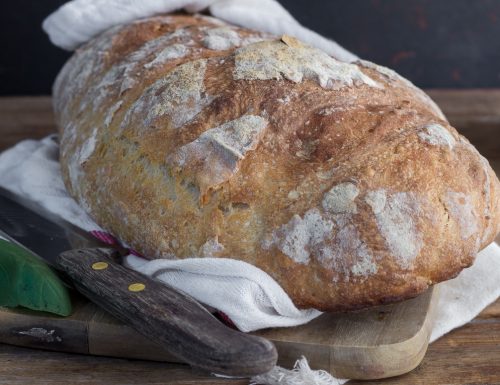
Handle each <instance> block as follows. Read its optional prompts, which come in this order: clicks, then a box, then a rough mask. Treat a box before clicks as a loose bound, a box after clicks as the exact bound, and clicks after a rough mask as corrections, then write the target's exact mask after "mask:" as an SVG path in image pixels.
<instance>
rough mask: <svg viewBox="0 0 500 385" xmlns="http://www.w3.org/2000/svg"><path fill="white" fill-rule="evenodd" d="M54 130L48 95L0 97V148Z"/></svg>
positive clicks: (42, 135)
mask: <svg viewBox="0 0 500 385" xmlns="http://www.w3.org/2000/svg"><path fill="white" fill-rule="evenodd" d="M55 131H56V127H55V122H54V114H53V112H52V104H51V98H50V97H49V96H39V97H2V98H0V150H2V149H4V148H7V147H9V146H12V145H13V144H15V143H17V142H19V141H20V140H23V139H27V138H31V139H38V138H42V137H44V136H45V135H47V134H49V133H51V132H55Z"/></svg>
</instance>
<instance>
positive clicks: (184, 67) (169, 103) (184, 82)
mask: <svg viewBox="0 0 500 385" xmlns="http://www.w3.org/2000/svg"><path fill="white" fill-rule="evenodd" d="M206 65H207V61H206V60H205V59H199V60H195V61H191V62H188V63H185V64H181V65H179V66H178V67H176V68H175V69H174V70H172V71H171V72H169V73H168V74H167V75H166V76H164V77H162V78H160V79H159V80H157V81H156V82H155V83H153V84H152V85H151V86H149V87H148V88H147V89H146V90H145V91H144V93H143V94H142V96H141V97H140V98H139V99H138V100H137V101H136V102H135V103H134V105H133V106H132V107H131V108H130V110H129V111H128V112H127V115H126V116H125V118H124V120H123V123H122V125H121V130H122V131H123V130H124V129H126V128H127V127H128V126H133V123H134V121H135V119H138V117H141V116H145V119H144V120H143V121H141V122H139V124H138V126H139V127H141V126H145V127H148V126H150V125H151V124H152V123H153V122H154V121H155V120H156V119H158V118H161V117H165V116H168V117H169V119H170V123H171V126H172V127H173V128H179V127H181V126H182V125H184V124H185V123H187V122H189V121H190V120H191V119H193V118H194V117H195V116H196V115H197V114H198V113H199V112H200V111H201V110H202V109H203V107H205V106H206V105H208V104H209V103H210V101H211V100H212V98H210V97H209V96H207V95H205V94H204V91H205V87H204V79H205V69H206Z"/></svg>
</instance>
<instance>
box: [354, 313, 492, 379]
mask: <svg viewBox="0 0 500 385" xmlns="http://www.w3.org/2000/svg"><path fill="white" fill-rule="evenodd" d="M499 358H500V322H494V323H478V324H476V323H474V324H468V325H466V326H464V327H462V328H459V329H457V330H454V331H452V332H451V333H449V334H448V335H447V336H445V337H443V338H441V339H439V340H438V341H436V342H434V343H433V344H432V345H430V347H429V350H428V351H427V355H426V357H425V358H424V360H423V362H422V364H420V366H419V367H418V368H417V369H415V370H414V371H413V372H411V373H408V374H406V375H404V376H401V377H395V378H390V379H386V380H383V381H368V382H366V381H365V382H360V381H351V382H349V384H350V385H351V384H352V385H375V384H390V385H408V384H412V385H429V384H436V385H437V384H499V383H500V359H499Z"/></svg>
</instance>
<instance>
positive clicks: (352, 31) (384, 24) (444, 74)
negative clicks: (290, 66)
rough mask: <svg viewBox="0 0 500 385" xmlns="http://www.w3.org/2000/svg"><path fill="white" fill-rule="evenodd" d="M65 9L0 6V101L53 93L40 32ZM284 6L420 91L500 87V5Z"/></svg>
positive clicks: (50, 57) (51, 1)
mask: <svg viewBox="0 0 500 385" xmlns="http://www.w3.org/2000/svg"><path fill="white" fill-rule="evenodd" d="M137 1H141V0H137ZM64 2H65V1H64V0H15V1H8V2H7V1H5V2H4V3H3V4H2V10H1V11H0V12H1V13H0V36H1V37H0V95H22V94H33V95H36V94H49V93H50V88H51V84H52V81H53V79H54V77H55V75H56V74H57V72H58V70H59V69H60V68H61V66H62V64H63V63H64V61H65V60H66V59H67V58H68V55H69V54H68V53H67V52H64V51H62V50H60V49H58V48H56V47H53V46H52V45H51V44H50V43H49V41H48V38H47V37H46V35H45V34H44V33H43V32H42V30H41V27H40V24H41V22H42V20H43V18H44V17H45V16H46V15H48V14H49V13H50V12H51V11H52V10H54V9H56V8H57V7H58V6H59V5H61V4H63V3H64ZM281 3H282V4H283V5H284V6H285V7H286V8H287V9H288V10H289V11H290V12H291V13H292V14H293V15H294V16H295V17H296V18H297V19H298V20H299V21H300V22H302V23H303V24H304V25H306V26H308V27H310V28H312V29H314V30H316V31H317V32H319V33H321V34H323V35H325V36H328V37H331V38H333V39H335V40H337V41H338V42H339V43H340V44H342V45H344V46H345V47H346V48H348V49H350V50H351V51H353V52H355V53H356V54H358V55H359V56H361V57H362V58H364V59H368V60H371V61H374V62H376V63H379V64H383V65H386V66H389V67H392V68H394V69H396V70H397V71H398V72H400V73H401V74H402V75H404V76H405V77H407V78H409V79H410V80H412V81H413V82H414V83H416V84H417V85H419V86H421V87H427V88H431V87H448V88H473V87H500V0H307V1H304V0H282V1H281Z"/></svg>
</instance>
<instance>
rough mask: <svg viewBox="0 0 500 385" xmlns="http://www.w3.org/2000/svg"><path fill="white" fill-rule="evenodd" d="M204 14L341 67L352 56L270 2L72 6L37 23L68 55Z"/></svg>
mask: <svg viewBox="0 0 500 385" xmlns="http://www.w3.org/2000/svg"><path fill="white" fill-rule="evenodd" d="M181 9H182V10H185V11H187V12H192V13H194V12H199V11H202V10H208V11H209V12H210V14H211V15H212V16H214V17H217V18H219V19H222V20H225V21H227V22H229V23H232V24H236V25H240V26H243V27H246V28H250V29H255V30H258V31H263V32H268V33H272V34H274V35H278V36H280V35H284V34H286V35H291V36H295V37H297V38H298V39H300V40H302V41H304V42H306V43H308V44H310V45H312V46H314V47H316V48H319V49H322V50H323V51H325V52H326V53H328V54H329V55H332V56H333V57H335V58H337V59H338V60H341V61H347V62H351V61H354V60H356V59H357V56H356V55H354V54H352V53H351V52H349V51H347V50H346V49H345V48H343V47H341V46H340V45H338V44H337V43H335V42H334V41H332V40H329V39H326V38H325V37H323V36H321V35H319V34H318V33H316V32H313V31H311V30H310V29H307V28H305V27H303V26H302V25H301V24H299V22H298V21H297V20H295V19H294V18H293V16H292V15H290V13H288V11H287V10H286V9H285V8H283V7H282V6H281V4H279V3H278V2H277V1H275V0H73V1H69V2H67V3H66V4H64V5H63V6H62V7H61V8H59V9H58V10H57V11H56V12H54V13H53V14H52V15H50V16H49V17H48V18H47V19H46V20H45V21H44V23H43V28H44V30H45V31H46V32H47V33H48V34H49V37H50V40H51V41H52V43H54V44H55V45H57V46H59V47H61V48H64V49H67V50H73V49H75V48H77V47H78V46H79V45H80V44H82V43H85V42H87V41H89V40H90V39H91V38H92V37H94V36H96V35H98V34H100V33H101V32H103V31H105V30H107V29H108V28H110V27H113V26H115V25H119V24H124V23H128V22H130V21H133V20H136V19H140V18H144V17H148V16H153V15H157V14H161V13H169V12H173V11H177V10H181Z"/></svg>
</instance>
